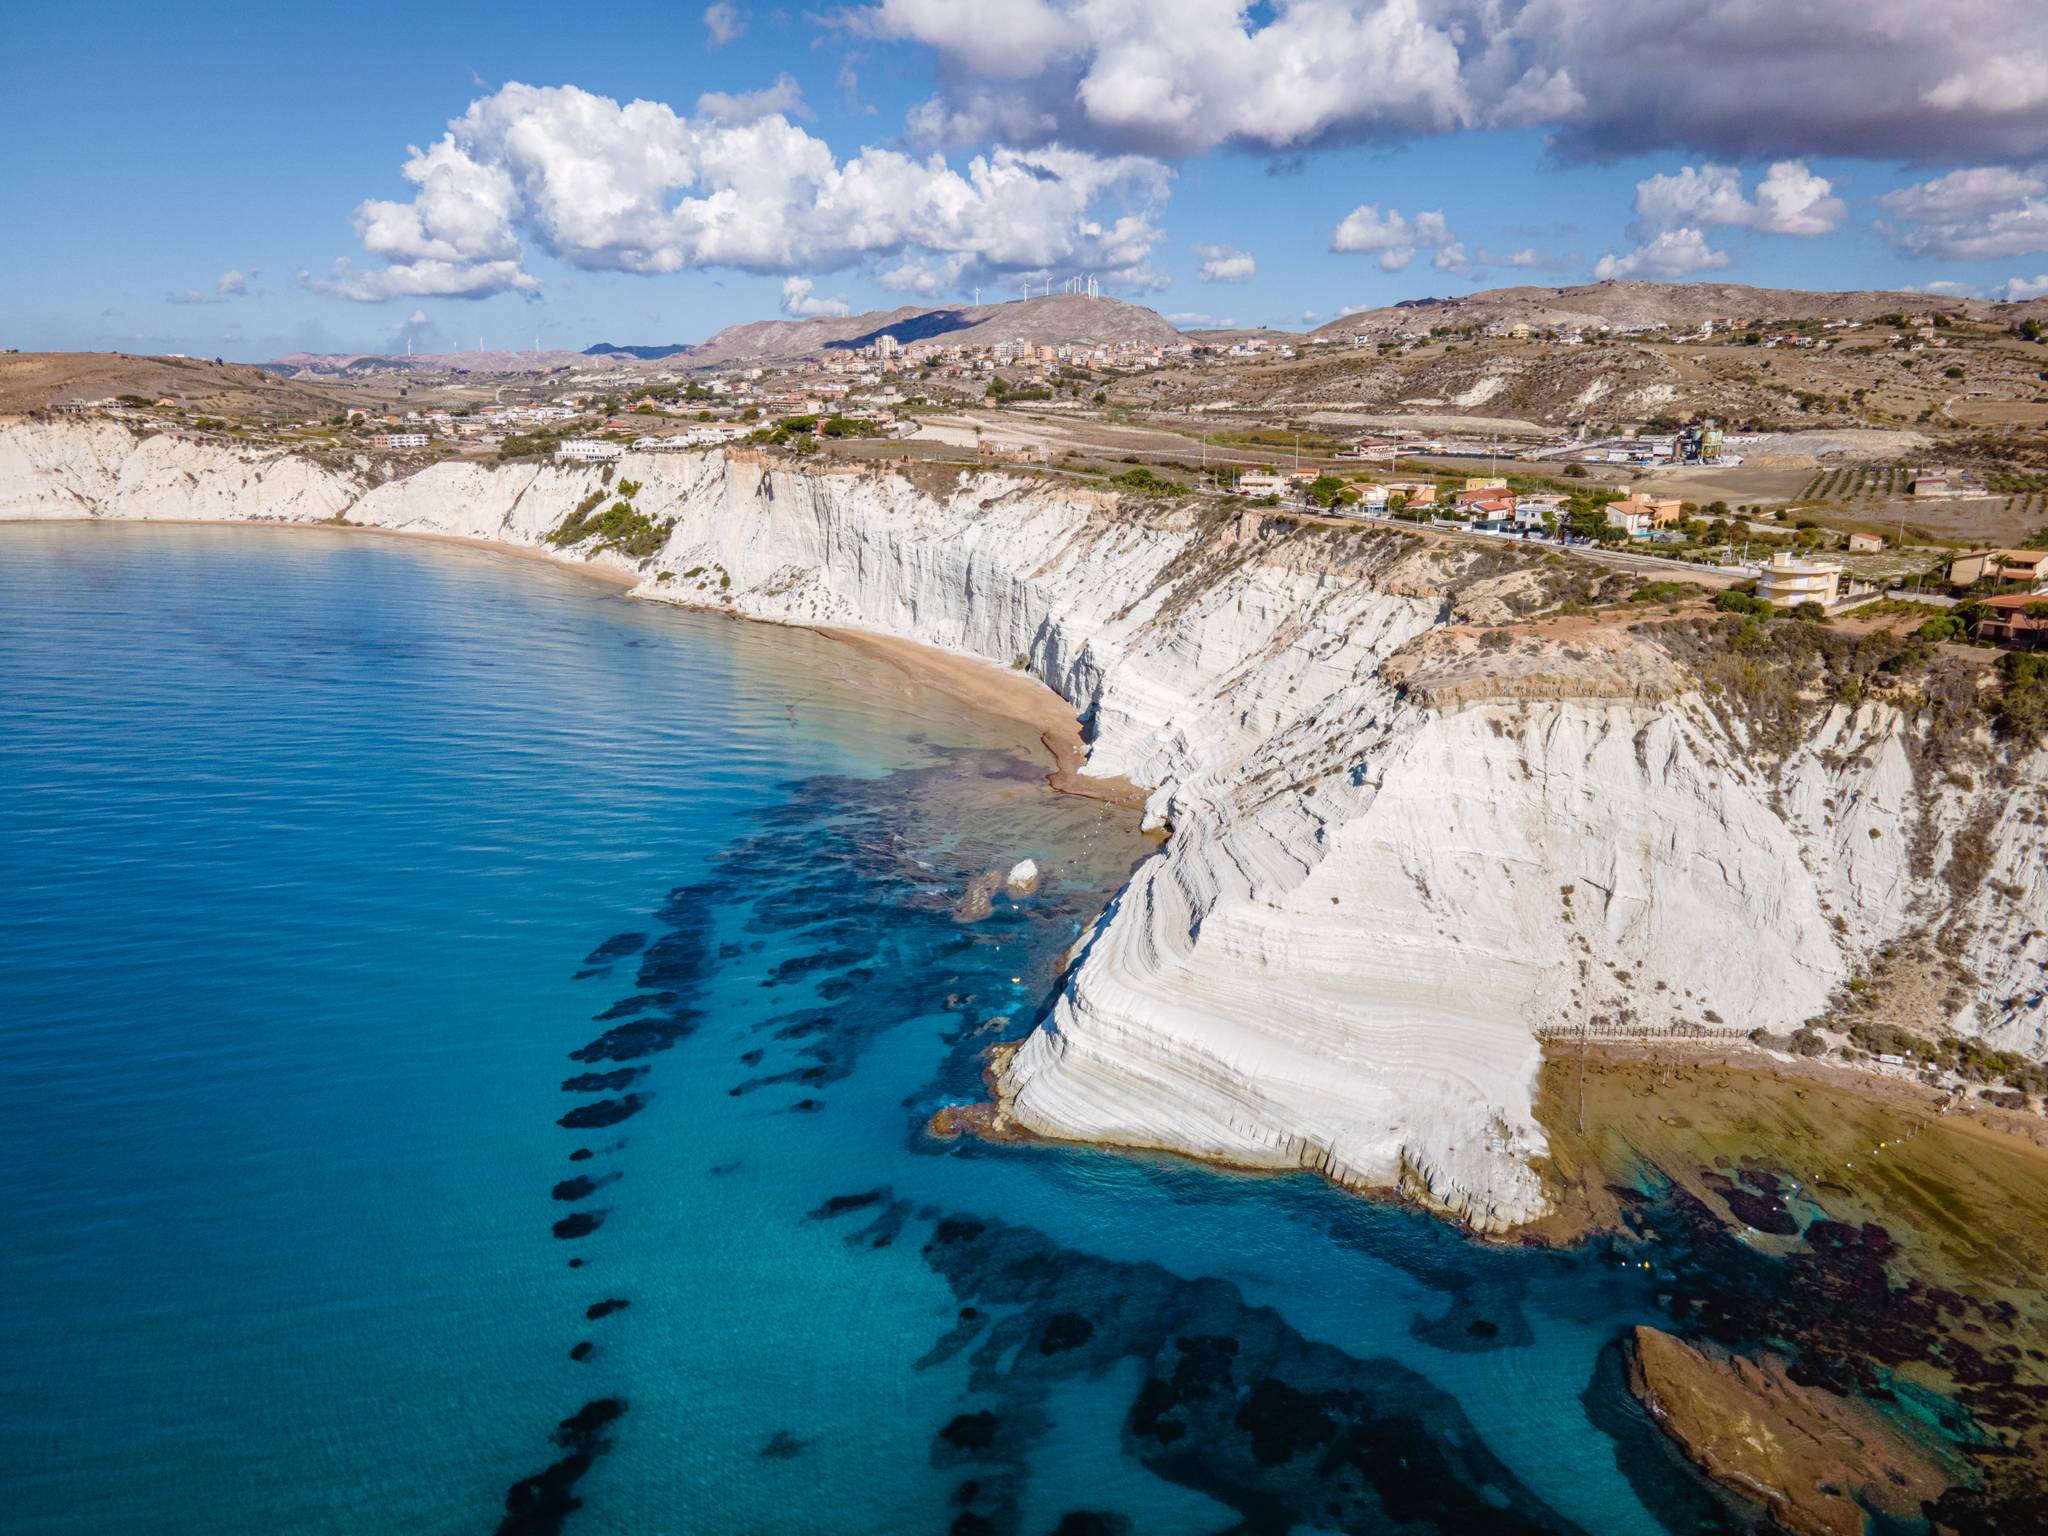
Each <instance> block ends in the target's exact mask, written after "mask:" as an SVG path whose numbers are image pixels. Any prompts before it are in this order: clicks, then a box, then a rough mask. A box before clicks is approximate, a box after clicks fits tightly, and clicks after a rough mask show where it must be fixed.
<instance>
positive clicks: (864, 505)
mask: <svg viewBox="0 0 2048 1536" xmlns="http://www.w3.org/2000/svg"><path fill="white" fill-rule="evenodd" d="M612 473H613V471H610V470H600V469H598V468H596V467H585V466H568V465H553V464H536V463H530V462H515V463H508V464H503V465H486V464H481V463H443V464H437V465H433V466H431V467H427V468H423V469H419V470H416V471H414V472H412V473H408V474H394V473H391V472H389V471H388V470H387V469H386V468H384V467H382V466H378V465H374V464H371V463H368V462H358V463H352V464H321V463H318V462H314V461H312V460H310V459H307V458H303V457H297V456H294V455H292V454H290V453H287V452H281V451H275V450H268V449H265V450H258V449H253V448H244V447H238V446H234V445H231V444H224V443H202V442H196V441H193V440H190V439H188V438H183V437H178V436H174V435H169V434H161V435H156V436H137V435H135V434H132V433H131V432H130V431H128V430H127V429H125V428H123V427H119V426H115V425H110V424H106V423H58V424H48V423H39V422H27V421H24V422H18V423H13V424H6V425H0V519H25V518H50V517H89V518H123V519H144V520H147V519H165V520H171V519H181V520H192V519H202V520H238V521H249V522H280V523H317V522H347V523H349V524H356V525H363V526H370V527H376V528H382V529H391V530H397V531H403V532H413V533H422V534H434V535H442V536H455V537H462V538H471V539H481V540H492V541H496V542H499V543H504V544H509V545H514V546H519V547H523V548H526V549H529V550H535V551H540V552H545V553H548V554H550V555H552V556H554V557H556V558H559V559H563V560H574V561H589V562H593V563H596V564H600V565H603V566H606V567H608V568H611V569H613V570H615V571H617V572H619V573H621V574H624V575H627V576H629V577H631V578H632V579H633V580H634V581H635V582H636V587H635V592H636V595H638V596H641V597H645V598H649V599H652V600H657V601H666V602H674V603H682V604H691V605H700V606H705V607H711V608H716V609H720V610H722V611H726V612H729V613H732V614H735V615H738V616H743V617H748V618H756V619H763V620H771V621H776V622H783V623H796V624H807V625H835V626H847V627H854V628H860V629H866V630H872V631H877V632H881V633H886V634H891V635H896V636H901V637H905V638H909V639H912V640H917V641H921V642H924V643H927V644H931V645H935V646H941V647H944V648H946V649H948V650H951V651H955V652H959V653H963V654H967V655H971V656H977V657H981V658H984V659H986V660H987V661H989V662H992V663H995V664H998V665H1002V666H1005V667H1015V668H1019V669H1022V670H1025V671H1028V672H1029V673H1030V674H1031V675H1032V676H1035V677H1037V678H1038V679H1040V680H1042V681H1043V682H1044V683H1046V684H1047V685H1048V686H1049V687H1051V688H1053V689H1054V690H1056V691H1057V692H1059V693H1060V694H1061V695H1062V696H1063V697H1064V698H1066V699H1067V700H1068V701H1069V702H1070V703H1071V704H1072V706H1073V707H1074V709H1075V710H1076V712H1077V713H1078V714H1079V715H1080V717H1081V719H1082V721H1083V723H1084V726H1085V728H1086V730H1087V732H1088V734H1089V736H1090V740H1091V744H1092V747H1091V756H1090V762H1089V771H1091V772H1095V773H1100V774H1109V775H1120V776H1123V777H1125V778H1128V779H1130V780H1131V781H1132V782H1134V783H1136V784H1138V785H1140V786H1142V787H1143V788H1144V789H1146V790H1147V791H1148V792H1149V801H1148V805H1147V811H1146V814H1147V816H1148V818H1149V819H1150V820H1151V821H1152V822H1153V823H1154V824H1155V825H1159V826H1162V827H1167V828H1170V829H1171V836H1170V837H1169V838H1168V839H1167V841H1166V842H1165V844H1164V845H1163V846H1162V848H1161V850H1160V851H1159V852H1158V853H1157V854H1156V855H1155V856H1153V857H1152V858H1150V859H1148V860H1147V861H1146V862H1145V863H1144V864H1142V865H1141V866H1140V867H1139V868H1138V870H1137V871H1136V872H1135V874H1134V876H1133V878H1132V880H1131V881H1130V883H1129V885H1128V886H1127V887H1126V888H1125V890H1124V891H1123V892H1122V893H1121V894H1120V895H1119V896H1118V897H1117V898H1116V900H1115V901H1114V902H1113V903H1112V904H1111V906H1110V908H1109V910H1108V911H1107V912H1105V913H1104V914H1103V916H1102V918H1101V919H1100V921H1099V922H1098V923H1097V924H1096V926H1095V928H1094V930H1093V931H1092V932H1091V933H1090V934H1088V935H1087V936H1086V937H1085V939H1084V941H1083V942H1082V944H1081V945H1080V946H1079V948H1078V951H1077V960H1076V963H1075V965H1074V966H1073V968H1072V970H1071V971H1070V973H1069V975H1068V978H1067V980H1066V984H1065V986H1064V989H1063V991H1062V993H1061V995H1060V996H1059V998H1058V1000H1057V1002H1056V1004H1055V1006H1054V1007H1053V1009H1052V1011H1051V1013H1050V1015H1049V1016H1048V1017H1047V1018H1046V1019H1045V1020H1044V1021H1043V1022H1042V1023H1041V1024H1040V1026H1039V1027H1038V1028H1037V1029H1036V1030H1035V1031H1034V1032H1033V1033H1032V1034H1031V1036H1030V1037H1029V1038H1028V1039H1027V1040H1025V1041H1024V1042H1023V1043H1022V1044H1021V1045H1020V1046H1019V1047H1018V1049H1017V1050H1016V1051H1015V1052H1014V1053H1012V1054H1011V1055H1010V1056H1009V1057H1008V1059H1007V1061H1006V1062H1005V1064H1004V1067H1003V1070H1002V1072H1001V1078H1000V1084H999V1087H1000V1100H1001V1104H1000V1112H1001V1114H1002V1115H1004V1116H1006V1117H1008V1119H1009V1120H1010V1121H1012V1122H1013V1123H1015V1124H1016V1125H1018V1126H1020V1127H1023V1128H1025V1129H1028V1130H1030V1131H1033V1132H1036V1133H1039V1134H1042V1135H1048V1136H1058V1137H1071V1138H1076V1139H1087V1140H1092V1141H1099V1142H1104V1143H1111V1144H1118V1145H1127V1146H1134V1147H1154V1148H1162V1149H1167V1150H1172V1151H1178V1152H1185V1153H1189V1154H1193V1155H1197V1156H1202V1157H1207V1158H1214V1159H1220V1160H1225V1161H1229V1162H1232V1163H1236V1164H1242V1165H1247V1166H1256V1167H1275V1168H1282V1167H1308V1168H1314V1169H1318V1170H1321V1171H1323V1172H1324V1173H1326V1174H1327V1175H1329V1176H1330V1177H1331V1178H1333V1179H1336V1180H1338V1181H1340V1182H1343V1183H1346V1184H1351V1185H1356V1186H1359V1187H1373V1188H1385V1187H1396V1186H1398V1187H1400V1188H1402V1189H1404V1190H1406V1191H1407V1192H1408V1193H1410V1194H1412V1195H1413V1196H1415V1197H1416V1198H1418V1199H1420V1200H1423V1201H1425V1202H1426V1203H1428V1204H1430V1205H1432V1206H1435V1207H1437V1208H1440V1209H1443V1210H1446V1211H1449V1212H1451V1213H1454V1214H1456V1215H1458V1216H1459V1217H1461V1218H1462V1219H1464V1220H1466V1221H1468V1222H1469V1223H1470V1224H1472V1225H1473V1226H1475V1227H1478V1228H1481V1229H1484V1230H1500V1229H1504V1228H1507V1227H1511V1226H1514V1225H1517V1224H1519V1223H1521V1222H1524V1221H1526V1220H1528V1219H1530V1218H1533V1217H1535V1216H1537V1215H1539V1214H1541V1213H1542V1211H1543V1209H1544V1207H1545V1202H1546V1195H1545V1191H1544V1187H1543V1185H1542V1183H1541V1181H1540V1179H1539V1178H1538V1175H1537V1173H1536V1171H1535V1167H1534V1163H1535V1161H1536V1160H1537V1159H1538V1158H1540V1157H1541V1156H1542V1154H1543V1153H1544V1151H1545V1147H1546V1140H1545V1133H1544V1130H1543V1128H1542V1126H1541V1125H1540V1124H1539V1122H1538V1120H1537V1118H1536V1116H1535V1113H1534V1109H1533V1095H1534V1090H1535V1083H1536V1076H1537V1071H1538V1067H1539V1064H1540V1058H1541V1053H1542V1050H1543V1042H1544V1041H1545V1040H1546V1039H1557V1038H1563V1039H1572V1040H1576V1039H1579V1038H1581V1037H1592V1038H1599V1037H1601V1036H1650V1037H1658V1036H1665V1035H1675V1036H1681V1037H1700V1036H1716V1035H1719V1036H1737V1035H1746V1034H1749V1033H1750V1032H1752V1031H1757V1030H1762V1031H1765V1032H1768V1033H1769V1034H1771V1035H1774V1036H1781V1037H1782V1036H1787V1035H1790V1034H1791V1033H1792V1032H1794V1031H1797V1030H1799V1029H1800V1028H1801V1027H1802V1026H1803V1025H1806V1024H1807V1023H1808V1022H1809V1021H1812V1020H1815V1019H1816V1018H1834V1019H1836V1020H1838V1021H1839V1020H1847V1019H1852V1018H1854V1017H1857V1016H1858V1010H1866V1011H1867V1010H1869V1009H1870V1008H1872V1007H1873V1006H1876V1003H1875V1001H1874V1000H1875V999H1876V998H1877V995H1878V994H1879V993H1882V992H1884V991H1886V990H1888V989H1889V990H1891V991H1895V992H1898V993H1899V994H1901V995H1903V994H1905V993H1906V992H1908V991H1910V992H1911V995H1912V996H1913V997H1915V998H1916V999H1920V1000H1922V1002H1923V1003H1924V1012H1925V1017H1924V1018H1923V1019H1922V1027H1932V1024H1931V1020H1933V1019H1936V1018H1938V1019H1939V1020H1940V1021H1941V1027H1942V1028H1943V1029H1945V1030H1948V1031H1953V1032H1954V1033H1956V1034H1957V1035H1959V1036H1960V1037H1962V1038H1965V1039H1967V1040H1970V1041H1974V1042H1979V1043H1980V1044H1981V1047H1982V1048H1983V1049H1984V1050H1987V1051H1989V1050H1996V1051H1999V1052H2004V1053H2007V1054H2008V1055H2009V1056H2011V1057H2013V1058H2015V1059H2027V1060H2034V1061H2038V1060H2039V1059H2040V1058H2041V1057H2042V1056H2043V1055H2044V1054H2048V1000H2044V968H2048V757H2044V754H2043V753H2041V752H2040V751H2038V750H2035V749H2034V748H2033V746H2032V744H2031V743H2028V742H2014V741H2002V742H2001V741H1997V740H1995V739H1994V737H1993V735H1992V732H1991V727H1990V725H1989V723H1988V721H1987V720H1986V719H1985V718H1983V717H1982V716H1981V715H1980V714H1973V713H1971V708H1970V706H1971V705H1972V703H1973V698H1974V695H1971V694H1970V690H1971V689H1972V688H1974V687H1975V686H1976V684H1974V683H1972V682H1970V680H1969V678H1968V675H1967V674H1966V673H1963V672H1957V671H1954V670H1953V669H1949V670H1944V668H1945V666H1946V663H1944V662H1943V660H1942V659H1941V658H1939V657H1934V658H1928V657H1924V656H1920V655H1917V654H1915V655H1914V656H1912V657H1911V658H1910V659H1909V660H1903V661H1902V660H1901V655H1902V653H1900V652H1897V651H1891V652H1886V653H1885V654H1884V655H1883V656H1879V655H1878V654H1877V653H1876V652H1875V651H1874V650H1859V649H1858V648H1857V647H1855V646H1853V645H1850V646H1846V648H1845V646H1844V645H1838V646H1836V648H1835V649H1833V650H1829V649H1827V648H1826V647H1821V648H1819V649H1810V648H1809V649H1807V650H1798V651H1796V652H1795V651H1794V650H1793V649H1788V648H1786V647H1784V646H1778V647H1776V648H1774V649H1771V650H1769V651H1768V652H1759V653H1756V654H1744V655H1742V656H1740V657H1738V658H1735V660H1736V661H1737V662H1739V663H1740V664H1739V665H1735V664H1733V663H1731V659H1730V656H1729V654H1728V651H1727V635H1726V633H1725V631H1724V629H1723V628H1722V627H1719V626H1720V624H1721V621H1719V620H1718V619H1715V618H1714V617H1712V616H1711V615H1709V616H1705V617H1701V616H1698V615H1693V616H1686V615H1683V614H1674V615H1669V616H1667V615H1664V614H1662V613H1661V612H1659V611H1657V610H1653V609H1651V608H1649V607H1644V608H1642V609H1640V610H1638V611H1636V612H1632V613H1631V612H1624V613H1623V614H1622V615H1621V616H1620V617H1618V618H1612V619H1609V620H1602V621H1598V622H1595V621H1593V620H1589V619H1588V618H1587V614H1588V612H1590V611H1597V610H1599V609H1600V608H1601V605H1602V604H1603V603H1611V602H1614V601H1617V600H1618V599H1619V598H1621V597H1623V596H1626V589H1627V588H1629V587H1631V586H1634V585H1638V584H1639V583H1638V582H1637V579H1636V578H1633V577H1626V576H1618V575H1616V574H1615V573H1613V572H1610V571H1607V570H1605V569H1604V568H1600V567H1594V566H1590V565H1585V564H1582V563H1580V562H1577V561H1572V560H1566V559H1563V558H1561V557H1558V556H1555V555H1552V556H1549V557H1544V556H1539V555H1534V554H1530V553H1526V552H1524V551H1522V550H1520V549H1517V548H1513V547H1510V546H1507V545H1498V546H1494V545H1485V544H1481V543H1479V542H1477V541H1472V540H1453V539H1443V538H1435V537H1430V536H1427V535H1424V534H1420V533H1415V532H1408V531H1401V530H1396V529H1392V528H1387V527H1381V526H1372V527H1368V526H1351V527H1332V526H1325V525H1322V524H1318V523H1315V522H1312V521H1305V520H1292V519H1285V518H1280V517H1271V516H1266V515H1263V514H1261V513H1259V512H1256V511H1246V512H1238V511H1235V510H1232V509H1225V508H1222V507H1219V506H1215V505H1212V504H1210V503H1207V502H1197V501H1192V500H1179V501H1166V502H1156V501H1145V500H1142V499H1135V498H1132V497H1128V496H1120V495H1119V494H1117V493H1116V492H1114V491H1111V490H1108V489H1104V488H1101V487H1099V486H1095V485H1084V484H1079V483H1075V482H1071V481H1066V480H1062V479H1058V478H1055V477H1050V476H1045V475H1038V474H1032V473H1029V472H1006V471H993V472H991V471H982V472H973V471H968V472H961V471H957V470H953V469H947V468H940V467H937V466H928V467H916V466H911V467H906V468H901V469H893V468H892V469H883V468H875V467H868V468H859V467H843V466H833V467H816V466H812V465H808V464H802V463H798V462H795V461H792V460H790V459H787V458H782V457H774V456H768V455H763V454H758V453H754V452H749V451H745V450H730V451H722V452H721V451H712V452H703V453H685V454H672V455H653V454H644V455H643V454H629V455H628V456H627V458H626V459H625V460H624V461H623V463H622V464H621V465H620V466H618V468H617V470H616V474H617V475H618V477H619V481H621V482H623V481H626V480H630V481H632V482H634V487H635V488H634V492H633V495H632V497H631V498H630V499H631V505H632V509H633V510H632V514H631V519H630V521H631V528H630V530H628V529H627V528H626V527H625V525H624V523H621V525H620V526H619V527H617V528H614V529H612V530H610V531H605V530H603V529H598V530H596V531H594V532H592V533H590V534H588V535H586V536H583V537H579V538H577V539H575V540H569V539H563V538H558V537H555V538H551V536H556V535H558V534H560V533H561V531H562V530H563V528H564V524H565V523H567V522H568V521H569V520H570V519H571V518H574V517H579V516H582V515H584V513H583V512H579V508H581V509H584V512H587V511H588V510H589V509H590V508H592V507H594V506H595V505H596V503H598V502H600V501H604V500H607V499H610V498H611V497H613V496H615V495H616V494H617V491H618V484H617V483H615V482H613V481H612V480H611V479H610V475H611V474H612ZM600 493H602V494H600ZM581 528H582V525H581V524H577V525H574V528H573V529H572V531H576V532H579V533H580V531H581ZM1728 622H1730V623H1732V622H1733V621H1728ZM1887 669H1888V670H1887ZM1979 670H1981V669H1979Z"/></svg>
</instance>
